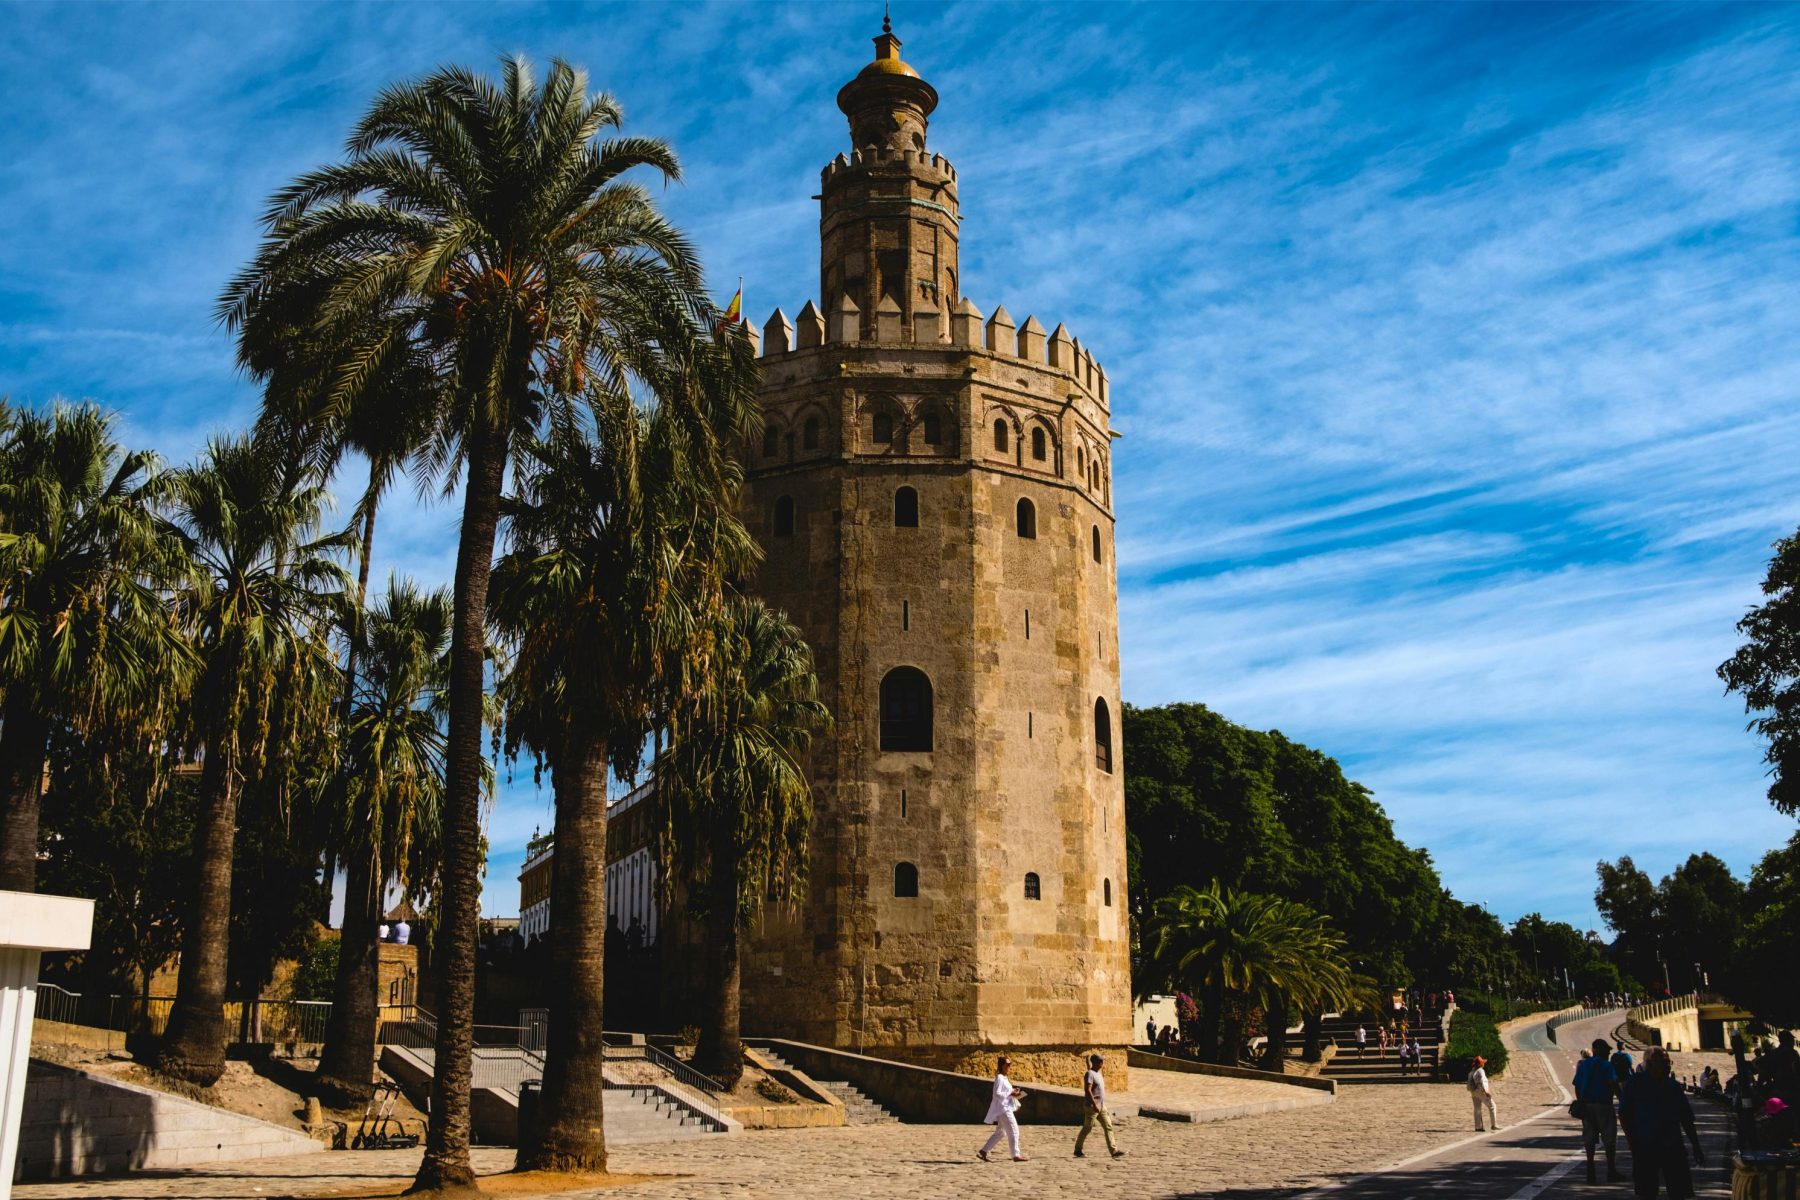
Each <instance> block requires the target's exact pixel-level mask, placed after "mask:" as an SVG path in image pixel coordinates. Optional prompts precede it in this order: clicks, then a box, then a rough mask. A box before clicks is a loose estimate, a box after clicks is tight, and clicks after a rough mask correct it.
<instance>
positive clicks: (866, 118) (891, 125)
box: [837, 16, 938, 151]
mask: <svg viewBox="0 0 1800 1200" xmlns="http://www.w3.org/2000/svg"><path fill="white" fill-rule="evenodd" d="M937 102H938V96H937V89H936V88H934V87H932V86H931V85H930V84H929V83H926V82H925V81H924V80H923V79H921V78H919V73H918V72H917V71H915V70H913V69H912V68H911V67H910V66H908V65H907V64H906V63H905V62H904V61H903V60H902V59H901V58H900V39H899V38H897V37H895V36H894V27H893V24H892V23H891V22H890V21H889V20H888V18H886V17H885V16H884V17H883V18H882V19H881V36H880V37H878V38H876V39H875V61H874V62H872V63H870V64H869V65H868V66H866V67H864V68H863V69H862V70H861V71H860V72H859V73H858V74H857V76H856V78H855V79H852V80H851V81H850V82H849V83H846V84H845V85H844V86H843V88H842V90H840V91H839V92H838V97H837V104H838V107H839V108H840V109H842V110H843V112H844V115H845V116H847V117H849V118H850V144H851V145H852V146H853V147H854V148H856V149H858V150H868V149H876V148H880V149H887V150H917V151H923V150H924V149H925V125H926V121H927V120H928V119H929V118H930V116H931V110H932V109H934V108H936V107H937Z"/></svg>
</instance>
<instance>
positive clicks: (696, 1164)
mask: <svg viewBox="0 0 1800 1200" xmlns="http://www.w3.org/2000/svg"><path fill="white" fill-rule="evenodd" d="M1134 1074H1135V1072H1134ZM1513 1074H1514V1075H1515V1076H1517V1078H1516V1079H1509V1080H1503V1081H1501V1082H1500V1084H1499V1088H1498V1092H1499V1103H1500V1105H1501V1115H1502V1117H1503V1118H1504V1119H1507V1120H1511V1119H1512V1117H1511V1116H1509V1115H1508V1113H1509V1111H1511V1112H1518V1113H1520V1114H1521V1115H1522V1114H1523V1112H1524V1111H1525V1109H1526V1108H1527V1107H1541V1106H1542V1105H1543V1104H1544V1103H1546V1102H1547V1101H1549V1100H1552V1099H1554V1092H1553V1090H1552V1089H1551V1088H1550V1086H1549V1084H1548V1082H1547V1081H1546V1080H1544V1079H1543V1078H1542V1070H1541V1069H1538V1070H1535V1071H1515V1072H1513ZM1190 1078H1196V1079H1203V1078H1205V1077H1202V1076H1195V1077H1190ZM1216 1082H1219V1083H1223V1084H1225V1085H1227V1086H1228V1087H1232V1086H1235V1085H1237V1084H1238V1083H1239V1082H1243V1083H1245V1084H1247V1085H1249V1087H1250V1089H1251V1090H1252V1091H1256V1092H1257V1093H1258V1095H1257V1097H1251V1095H1250V1092H1248V1091H1247V1092H1243V1093H1241V1094H1240V1098H1241V1099H1250V1098H1260V1089H1263V1088H1268V1087H1272V1086H1277V1085H1270V1084H1266V1083H1257V1082H1254V1081H1235V1080H1232V1081H1216ZM1226 1094H1228V1093H1226V1092H1215V1096H1223V1095H1226ZM1133 1098H1134V1099H1142V1097H1141V1096H1134V1097H1133ZM1469 1122H1470V1113H1469V1105H1468V1100H1467V1093H1466V1092H1464V1091H1463V1089H1462V1088H1461V1087H1459V1086H1455V1085H1430V1084H1405V1085H1369V1086H1362V1087H1346V1088H1343V1089H1342V1090H1341V1091H1340V1092H1339V1095H1338V1099H1337V1102H1336V1103H1333V1104H1327V1105H1322V1106H1317V1107H1311V1108H1304V1109H1298V1110H1294V1111H1290V1112H1282V1113H1273V1114H1269V1115H1265V1116H1257V1117H1247V1118H1244V1119H1241V1120H1235V1121H1225V1122H1219V1123H1215V1124H1185V1123H1172V1122H1166V1121H1155V1120H1148V1119H1144V1118H1137V1119H1130V1120H1125V1121H1121V1122H1120V1125H1119V1142H1120V1145H1121V1147H1122V1148H1123V1149H1125V1150H1126V1152H1127V1155H1128V1156H1127V1157H1125V1158H1123V1159H1118V1160H1116V1161H1115V1160H1111V1159H1108V1158H1107V1157H1106V1154H1105V1149H1104V1145H1103V1143H1099V1142H1096V1141H1090V1143H1089V1157H1087V1158H1086V1159H1076V1158H1074V1157H1072V1156H1071V1154H1070V1151H1071V1149H1072V1148H1073V1145H1074V1140H1075V1130H1074V1129H1073V1128H1072V1127H1067V1126H1041V1125H1038V1126H1034V1125H1027V1126H1025V1130H1024V1136H1025V1152H1026V1154H1027V1155H1028V1156H1030V1158H1031V1161H1030V1162H1025V1163H1014V1162H1010V1161H1003V1159H1004V1156H1001V1160H997V1161H995V1162H993V1163H981V1162H978V1161H976V1159H975V1151H976V1149H977V1148H978V1147H980V1145H981V1143H982V1142H983V1141H984V1140H985V1139H986V1136H987V1133H988V1129H987V1127H985V1126H975V1125H885V1126H865V1127H860V1128H851V1129H829V1130H794V1131H769V1132H752V1133H745V1134H742V1135H739V1136H735V1137H725V1136H720V1137H708V1138H697V1139H693V1140H689V1141H683V1142H671V1143H663V1144H658V1145H647V1146H628V1147H621V1148H620V1149H619V1150H617V1151H616V1152H615V1153H614V1154H613V1155H612V1167H613V1170H614V1171H617V1172H622V1173H628V1174H640V1175H655V1176H661V1177H663V1178H658V1179H656V1180H653V1181H646V1182H642V1183H634V1184H630V1185H627V1186H623V1187H613V1188H607V1189H604V1190H602V1191H597V1192H585V1193H565V1194H567V1195H575V1196H580V1195H592V1196H596V1197H599V1196H604V1197H607V1198H608V1200H637V1198H640V1197H642V1198H668V1200H703V1198H704V1200H712V1198H717V1197H750V1198H760V1197H771V1198H779V1200H824V1198H827V1197H832V1198H835V1197H852V1196H854V1197H864V1196H878V1197H887V1196H905V1197H920V1198H922V1200H931V1198H936V1197H941V1198H944V1200H966V1197H967V1196H969V1195H970V1194H971V1192H973V1191H974V1190H976V1189H979V1190H980V1192H981V1193H982V1194H983V1196H984V1198H986V1197H993V1198H996V1200H1005V1198H1011V1197H1016V1198H1019V1200H1025V1198H1030V1200H1043V1197H1045V1196H1046V1195H1060V1194H1068V1193H1070V1192H1077V1193H1079V1194H1080V1195H1082V1196H1084V1197H1132V1198H1134V1200H1136V1198H1144V1197H1163V1198H1172V1197H1202V1196H1222V1195H1226V1194H1230V1195H1233V1196H1248V1195H1255V1196H1258V1197H1263V1196H1274V1195H1279V1194H1282V1193H1283V1192H1293V1191H1299V1190H1303V1189H1304V1188H1305V1187H1306V1186H1310V1185H1311V1184H1314V1183H1317V1182H1320V1181H1323V1180H1327V1179H1331V1178H1333V1177H1340V1176H1342V1175H1344V1174H1352V1173H1356V1172H1358V1171H1364V1170H1372V1169H1374V1168H1376V1167H1380V1166H1383V1165H1386V1164H1388V1163H1391V1162H1395V1161H1398V1160H1399V1159H1401V1158H1405V1157H1408V1156H1409V1155H1412V1154H1415V1153H1417V1152H1419V1151H1420V1150H1423V1149H1427V1148H1429V1147H1431V1146H1433V1145H1437V1144H1440V1143H1446V1142H1449V1141H1453V1140H1455V1139H1456V1138H1458V1137H1462V1136H1466V1134H1467V1133H1468V1132H1469ZM1096 1136H1097V1135H1096ZM417 1161H418V1157H417V1152H415V1151H377V1152H355V1153H352V1152H343V1153H335V1154H317V1155H303V1156H299V1157H294V1158H280V1159H263V1160H260V1161H257V1162H253V1163H248V1164H228V1165H220V1166H215V1167H207V1168H198V1169H195V1170H193V1171H191V1172H183V1173H181V1174H179V1175H174V1174H163V1175H159V1176H156V1177H146V1176H142V1175H139V1176H128V1177H119V1178H115V1179H108V1180H85V1181H84V1180H70V1181H58V1182H50V1183H35V1184H21V1185H19V1186H18V1187H16V1188H15V1189H14V1192H13V1194H14V1196H15V1197H17V1200H76V1198H83V1200H87V1198H92V1200H139V1198H142V1200H151V1198H162V1197H195V1198H196V1200H199V1198H212V1200H226V1198H230V1200H251V1198H255V1200H266V1198H267V1197H273V1196H290V1195H291V1196H321V1195H326V1194H330V1193H333V1192H338V1193H341V1192H343V1191H344V1190H345V1189H348V1188H355V1187H362V1188H371V1187H374V1186H376V1185H379V1184H381V1183H382V1182H384V1181H391V1182H392V1183H393V1184H394V1185H395V1187H396V1190H397V1189H398V1186H399V1185H400V1184H403V1183H404V1182H405V1181H407V1180H409V1179H410V1178H411V1176H412V1173H413V1168H414V1166H415V1165H416V1163H417ZM511 1164H512V1152H511V1151H510V1150H478V1151H477V1152H476V1167H477V1169H478V1170H479V1171H481V1172H483V1173H489V1172H498V1171H504V1170H506V1169H508V1168H509V1167H510V1166H511Z"/></svg>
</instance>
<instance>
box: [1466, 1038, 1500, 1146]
mask: <svg viewBox="0 0 1800 1200" xmlns="http://www.w3.org/2000/svg"><path fill="white" fill-rule="evenodd" d="M1469 1099H1470V1100H1472V1101H1474V1102H1475V1130H1476V1132H1478V1133H1480V1132H1485V1130H1484V1129H1483V1128H1482V1124H1481V1111H1482V1109H1483V1108H1484V1107H1485V1108H1486V1109H1487V1117H1488V1123H1487V1128H1488V1129H1498V1128H1500V1113H1499V1111H1498V1110H1497V1109H1495V1107H1494V1088H1493V1085H1492V1084H1490V1083H1489V1082H1488V1075H1487V1059H1485V1058H1482V1057H1481V1056H1480V1055H1476V1056H1475V1065H1474V1067H1472V1068H1471V1069H1470V1070H1469Z"/></svg>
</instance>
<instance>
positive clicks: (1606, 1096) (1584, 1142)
mask: <svg viewBox="0 0 1800 1200" xmlns="http://www.w3.org/2000/svg"><path fill="white" fill-rule="evenodd" d="M1611 1050H1612V1047H1610V1046H1608V1045H1607V1044H1606V1039H1605V1038H1595V1039H1594V1044H1593V1051H1594V1052H1593V1055H1592V1056H1591V1057H1589V1058H1584V1059H1582V1060H1581V1062H1579V1063H1578V1064H1576V1067H1575V1079H1574V1081H1573V1086H1574V1088H1575V1099H1576V1101H1577V1103H1579V1104H1580V1105H1581V1148H1582V1149H1583V1150H1584V1151H1585V1152H1586V1153H1587V1181H1588V1182H1589V1183H1593V1182H1595V1179H1594V1146H1595V1144H1596V1143H1598V1144H1601V1145H1604V1146H1605V1147H1606V1182H1608V1183H1618V1182H1619V1181H1620V1180H1622V1179H1624V1178H1625V1177H1624V1176H1623V1175H1621V1174H1619V1122H1618V1118H1617V1117H1616V1116H1615V1115H1614V1114H1613V1097H1615V1096H1617V1095H1618V1094H1619V1077H1618V1075H1617V1073H1616V1072H1615V1071H1614V1070H1613V1065H1612V1057H1611V1053H1610V1052H1611Z"/></svg>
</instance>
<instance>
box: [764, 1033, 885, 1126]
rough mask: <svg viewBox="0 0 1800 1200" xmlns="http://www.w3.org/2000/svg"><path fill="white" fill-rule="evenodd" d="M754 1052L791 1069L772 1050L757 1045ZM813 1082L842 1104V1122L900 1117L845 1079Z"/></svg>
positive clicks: (865, 1122) (880, 1122)
mask: <svg viewBox="0 0 1800 1200" xmlns="http://www.w3.org/2000/svg"><path fill="white" fill-rule="evenodd" d="M756 1053H757V1055H758V1056H760V1057H761V1058H762V1059H763V1060H764V1061H765V1062H767V1063H769V1064H770V1065H772V1066H776V1067H780V1068H781V1069H782V1070H784V1071H792V1070H793V1069H794V1066H793V1064H792V1063H790V1062H788V1061H787V1060H786V1059H785V1058H782V1057H781V1055H779V1054H777V1053H775V1051H773V1050H768V1049H764V1048H763V1047H760V1046H759V1047H757V1050H756ZM813 1082H814V1083H816V1084H818V1085H819V1086H820V1087H822V1088H824V1089H825V1090H826V1091H828V1092H830V1093H831V1094H832V1095H834V1096H836V1097H837V1098H838V1099H839V1100H840V1101H842V1102H843V1105H844V1124H846V1125H898V1124H899V1123H900V1118H899V1117H896V1116H895V1115H894V1114H893V1113H891V1112H889V1111H888V1110H887V1109H885V1108H883V1107H882V1106H881V1105H880V1103H878V1102H877V1101H874V1100H871V1099H869V1097H868V1096H866V1095H864V1094H863V1092H862V1090H861V1089H860V1088H858V1087H856V1086H855V1085H854V1084H852V1083H851V1082H850V1081H849V1080H847V1079H837V1080H832V1079H815V1080H813Z"/></svg>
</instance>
